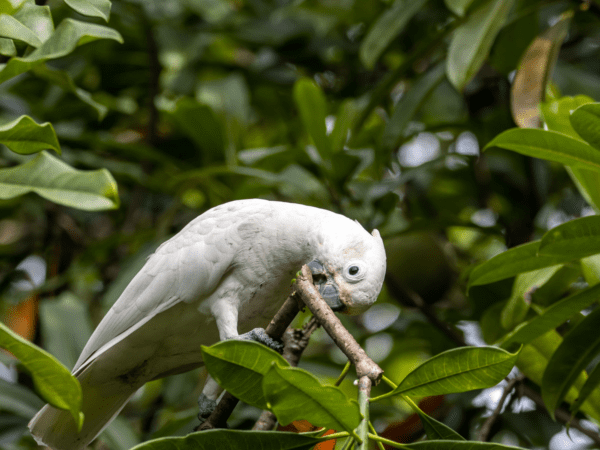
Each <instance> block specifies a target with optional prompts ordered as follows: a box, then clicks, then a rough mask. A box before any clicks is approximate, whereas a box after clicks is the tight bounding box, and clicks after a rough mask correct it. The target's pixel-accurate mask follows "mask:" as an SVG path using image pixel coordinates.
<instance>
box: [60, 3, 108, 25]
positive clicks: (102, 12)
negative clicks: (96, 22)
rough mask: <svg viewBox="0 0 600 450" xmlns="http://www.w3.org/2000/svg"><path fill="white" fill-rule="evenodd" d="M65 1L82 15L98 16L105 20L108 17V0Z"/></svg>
mask: <svg viewBox="0 0 600 450" xmlns="http://www.w3.org/2000/svg"><path fill="white" fill-rule="evenodd" d="M65 3H66V4H67V5H69V6H70V7H71V8H73V9H74V10H75V11H77V12H78V13H79V14H82V15H84V16H89V17H100V18H101V19H104V20H105V21H106V22H108V19H109V18H110V6H111V4H110V1H109V0H65Z"/></svg>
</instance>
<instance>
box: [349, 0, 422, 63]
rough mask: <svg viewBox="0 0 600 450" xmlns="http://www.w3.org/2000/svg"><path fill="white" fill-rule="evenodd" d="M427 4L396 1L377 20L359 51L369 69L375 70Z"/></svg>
mask: <svg viewBox="0 0 600 450" xmlns="http://www.w3.org/2000/svg"><path fill="white" fill-rule="evenodd" d="M426 2H427V0H395V1H394V4H393V5H392V6H391V7H390V8H389V9H388V10H387V11H384V12H383V13H382V14H381V16H379V17H378V18H377V20H376V21H375V23H374V24H373V26H372V27H371V29H370V30H369V32H368V33H367V35H366V36H365V38H364V39H363V41H362V43H361V44H360V48H359V50H358V54H359V56H360V60H361V61H362V63H363V64H364V66H365V67H366V68H367V69H373V67H374V66H375V63H376V62H377V60H378V59H379V57H380V56H381V54H382V53H383V52H384V50H385V49H386V48H387V47H388V45H390V43H391V42H392V41H393V40H394V39H395V38H396V37H397V36H398V35H399V34H400V32H401V31H402V30H403V29H404V27H405V25H406V24H407V23H408V21H409V20H410V19H411V18H412V17H413V16H414V15H415V14H416V13H417V12H418V11H419V10H420V9H421V8H422V7H423V6H424V5H425V3H426Z"/></svg>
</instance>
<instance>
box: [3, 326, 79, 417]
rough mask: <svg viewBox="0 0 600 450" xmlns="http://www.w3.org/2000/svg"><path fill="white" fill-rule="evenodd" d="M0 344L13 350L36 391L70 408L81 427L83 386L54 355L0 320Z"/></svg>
mask: <svg viewBox="0 0 600 450" xmlns="http://www.w3.org/2000/svg"><path fill="white" fill-rule="evenodd" d="M0 347H1V348H4V349H6V350H8V351H9V352H11V353H12V354H13V355H14V356H15V357H16V358H17V359H18V360H19V361H21V363H22V364H23V366H25V368H26V369H27V370H28V371H29V373H30V374H31V376H32V378H33V383H34V384H35V387H36V390H37V392H38V393H39V394H40V396H41V397H42V398H43V399H44V400H45V401H47V402H48V403H50V404H51V405H52V406H54V407H56V408H60V409H65V410H67V411H70V412H71V414H72V415H73V418H74V419H75V422H76V423H77V424H78V426H79V427H80V428H81V425H82V424H83V413H82V412H81V386H80V385H79V381H77V379H76V378H75V377H74V376H73V375H71V372H69V369H67V368H66V367H65V366H63V365H62V364H61V363H60V362H58V360H57V359H56V358H54V356H52V355H51V354H49V353H47V352H45V351H44V350H42V349H41V348H39V347H37V346H35V345H33V344H32V343H31V342H29V341H27V340H25V339H23V338H22V337H21V336H19V335H18V334H16V333H14V332H12V331H11V330H10V329H9V328H8V327H6V326H5V325H4V324H3V323H2V322H0Z"/></svg>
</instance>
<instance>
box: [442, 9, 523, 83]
mask: <svg viewBox="0 0 600 450" xmlns="http://www.w3.org/2000/svg"><path fill="white" fill-rule="evenodd" d="M513 4H514V0H488V1H486V2H485V3H484V4H483V5H482V6H480V7H479V8H478V9H476V10H475V11H473V12H472V13H471V14H470V15H469V18H468V19H467V21H466V22H465V23H464V24H462V25H461V26H460V27H458V28H457V29H456V31H455V32H454V36H453V37H452V41H451V42H450V48H449V50H448V61H447V66H446V73H447V74H448V79H449V80H450V82H451V83H452V84H453V85H454V87H456V89H458V90H459V91H462V90H463V88H464V87H465V86H466V85H467V83H468V82H469V81H470V80H471V79H472V78H473V77H474V76H475V74H476V73H477V72H479V69H480V68H481V65H482V64H483V62H484V61H485V59H486V58H487V56H488V54H489V52H490V49H491V48H492V44H493V43H494V39H495V38H496V36H497V35H498V33H499V32H500V29H501V28H502V26H503V25H504V22H505V21H506V18H507V17H508V13H509V12H510V10H511V9H512V6H513Z"/></svg>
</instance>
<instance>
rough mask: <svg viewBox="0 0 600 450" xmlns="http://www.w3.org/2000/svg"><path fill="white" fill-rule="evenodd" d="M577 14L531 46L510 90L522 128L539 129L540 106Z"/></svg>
mask: <svg viewBox="0 0 600 450" xmlns="http://www.w3.org/2000/svg"><path fill="white" fill-rule="evenodd" d="M572 16H573V13H572V12H570V13H568V14H565V15H564V16H563V17H562V19H561V20H559V21H557V22H556V23H555V24H554V25H552V26H551V27H550V28H548V29H547V30H546V31H544V32H543V33H542V34H541V35H540V36H538V37H537V38H536V39H534V41H533V42H532V43H531V44H530V45H529V47H528V48H527V50H526V51H525V53H524V54H523V56H522V57H521V60H520V61H519V69H518V70H517V73H516V75H515V79H514V80H513V83H512V86H511V90H510V94H511V95H510V110H511V112H512V116H513V119H514V121H515V123H516V124H517V125H518V126H519V127H520V128H539V127H540V109H539V105H540V103H541V102H542V101H543V100H544V95H545V92H546V85H547V84H548V81H549V79H550V76H551V75H552V71H553V70H554V66H555V64H556V59H557V57H558V51H559V49H560V46H561V45H562V42H563V41H564V39H565V37H566V36H567V31H568V30H569V24H570V22H571V18H572Z"/></svg>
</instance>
